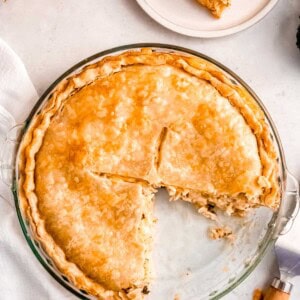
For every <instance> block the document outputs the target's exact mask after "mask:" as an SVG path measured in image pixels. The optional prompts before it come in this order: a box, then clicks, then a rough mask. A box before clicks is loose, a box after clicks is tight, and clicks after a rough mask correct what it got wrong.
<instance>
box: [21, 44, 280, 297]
mask: <svg viewBox="0 0 300 300" xmlns="http://www.w3.org/2000/svg"><path fill="white" fill-rule="evenodd" d="M19 172H20V177H19V197H20V202H21V206H22V210H23V212H24V213H25V214H26V217H27V219H28V220H29V222H30V224H31V227H32V231H33V232H34V234H35V237H36V239H37V240H38V241H39V242H40V244H41V245H42V247H43V249H44V251H45V252H46V253H47V254H48V256H49V257H51V259H52V260H53V262H54V263H55V265H56V267H57V268H58V269H59V270H60V271H61V272H62V273H63V274H65V276H66V277H67V278H68V279H69V280H70V281H72V282H73V283H74V284H75V285H76V286H77V287H78V288H79V289H83V290H85V291H87V292H88V293H89V294H91V295H95V296H96V297H98V298H99V299H107V300H108V299H142V298H143V297H144V295H146V294H147V293H149V288H148V285H149V283H150V282H151V248H152V242H153V231H152V229H153V227H154V226H153V225H154V222H155V220H154V217H153V202H154V201H153V200H154V197H155V192H156V190H157V188H160V187H164V188H166V190H167V191H168V193H169V195H170V199H171V200H177V199H181V200H184V201H188V202H191V203H192V204H193V205H194V206H195V207H196V208H197V209H198V211H199V212H200V213H202V214H203V215H205V216H208V217H211V218H212V217H213V216H214V215H215V214H214V213H215V211H214V210H215V209H219V210H222V211H224V212H226V213H227V214H229V215H238V216H244V215H245V213H247V211H249V210H250V209H251V208H255V207H259V206H266V207H270V208H271V209H276V208H277V207H278V205H279V199H280V189H279V184H278V180H277V178H278V165H277V153H276V151H275V147H274V144H273V141H272V138H271V135H270V132H269V127H268V124H267V122H266V121H265V117H264V114H263V112H262V111H261V109H260V107H259V106H258V104H257V103H256V101H255V100H254V99H253V98H252V97H251V96H250V95H249V93H248V92H247V91H246V90H245V89H243V88H242V87H240V86H239V85H237V84H236V83H235V82H234V81H232V80H231V79H230V78H228V76H227V75H226V74H225V73H224V72H223V71H222V70H220V69H219V68H218V67H216V66H215V65H214V64H212V63H210V62H208V61H206V60H204V59H200V58H196V57H192V56H189V55H185V54H175V53H165V52H159V51H158V52H155V51H152V50H151V49H148V48H146V49H142V50H136V51H127V52H124V53H122V54H119V55H115V56H109V57H105V58H104V59H102V60H101V61H99V62H97V63H95V64H92V65H89V66H87V67H85V68H84V69H83V70H82V71H81V72H80V73H78V74H75V75H73V76H71V77H69V78H68V79H65V80H64V81H62V82H61V83H60V84H59V85H58V86H57V88H56V89H55V91H54V92H53V94H52V95H51V97H50V99H49V100H48V102H47V103H46V105H45V106H44V107H43V108H42V109H41V111H40V112H39V113H38V114H37V115H35V116H34V118H33V119H32V121H31V122H30V124H29V126H28V128H27V131H26V132H25V134H24V137H23V140H22V143H21V146H20V161H19Z"/></svg>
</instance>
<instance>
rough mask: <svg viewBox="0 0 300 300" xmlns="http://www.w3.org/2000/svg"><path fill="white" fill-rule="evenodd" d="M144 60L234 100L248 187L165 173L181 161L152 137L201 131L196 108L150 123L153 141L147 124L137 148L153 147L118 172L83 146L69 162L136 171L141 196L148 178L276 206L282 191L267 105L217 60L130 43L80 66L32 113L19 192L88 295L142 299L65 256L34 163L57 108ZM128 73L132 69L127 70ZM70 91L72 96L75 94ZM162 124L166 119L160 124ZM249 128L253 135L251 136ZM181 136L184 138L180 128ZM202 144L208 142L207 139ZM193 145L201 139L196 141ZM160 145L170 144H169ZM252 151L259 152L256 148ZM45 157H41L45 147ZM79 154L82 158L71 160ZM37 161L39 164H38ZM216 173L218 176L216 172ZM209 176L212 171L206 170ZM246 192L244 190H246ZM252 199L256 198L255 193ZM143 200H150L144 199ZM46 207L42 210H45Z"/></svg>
mask: <svg viewBox="0 0 300 300" xmlns="http://www.w3.org/2000/svg"><path fill="white" fill-rule="evenodd" d="M141 66H142V67H145V68H146V67H153V68H154V67H155V68H157V67H158V68H159V67H160V66H161V68H167V70H169V71H172V70H174V72H175V73H176V72H178V74H179V73H182V74H184V76H188V77H190V80H191V82H192V83H193V82H194V81H195V82H196V81H199V80H200V81H199V82H201V84H202V83H203V82H204V83H205V85H204V86H203V89H205V88H207V89H208V90H209V91H212V93H213V97H216V99H217V101H223V102H222V103H225V102H224V101H225V100H224V99H226V101H227V102H228V103H226V107H228V106H231V107H232V108H234V109H231V113H230V114H229V117H228V118H230V117H231V116H235V115H240V116H242V118H241V119H239V121H238V122H240V124H241V125H240V126H243V128H248V129H245V134H246V136H249V140H250V142H249V143H250V144H249V145H250V146H249V145H247V143H246V146H249V147H250V148H251V151H252V152H253V153H251V155H250V156H249V155H248V154H247V153H246V151H245V153H244V152H243V151H244V150H246V148H245V149H244V148H241V149H244V150H243V151H242V152H243V153H244V154H242V155H244V156H245V157H246V158H247V161H249V157H252V156H253V160H254V161H255V162H254V164H253V165H251V166H253V169H254V173H251V176H252V177H251V180H252V179H253V178H255V182H254V181H251V180H250V181H249V182H248V183H247V184H248V188H247V189H245V186H246V185H245V180H241V181H240V182H241V183H240V184H241V186H240V187H239V186H237V187H234V188H233V187H231V188H229V189H228V190H226V186H227V183H226V182H225V183H224V184H223V185H222V184H219V182H216V184H215V185H214V187H213V188H211V189H209V190H207V189H208V188H205V189H204V190H203V189H201V186H197V184H196V183H197V181H198V180H199V176H198V175H199V174H197V172H196V173H195V171H193V172H191V173H188V174H189V178H190V182H188V183H187V182H186V180H185V179H184V178H183V179H182V178H180V177H178V181H180V184H179V186H176V182H175V184H174V182H173V179H172V177H169V178H168V176H167V175H168V174H169V173H168V172H166V171H168V170H169V169H168V168H170V166H171V167H173V168H175V169H176V167H177V168H178V166H175V165H174V164H175V163H177V162H178V160H175V161H174V160H173V159H172V157H171V158H170V157H169V155H168V153H170V151H165V150H164V149H160V148H156V147H157V145H158V144H157V141H161V139H164V142H165V141H170V145H172V143H173V141H174V139H175V137H174V135H175V134H176V132H179V133H180V132H186V133H187V136H190V138H192V137H193V136H194V135H195V134H198V133H199V132H200V131H201V128H200V129H199V128H198V127H199V126H200V125H201V124H200V125H199V124H198V117H199V118H201V117H202V115H201V113H200V114H199V115H198V117H197V114H196V117H197V118H196V119H195V118H194V119H193V120H194V121H191V122H190V123H189V120H190V119H183V120H182V122H177V121H176V122H175V121H174V122H173V123H172V125H171V124H170V126H169V128H167V130H169V131H168V132H165V131H164V130H161V128H157V126H156V125H155V126H154V125H153V132H155V134H153V136H154V137H155V139H154V138H153V140H151V139H150V142H149V139H148V138H149V136H151V135H149V132H145V134H144V135H142V137H141V139H142V140H143V139H144V144H145V147H146V146H147V147H146V148H145V149H146V150H145V149H144V148H143V149H141V151H145V153H148V152H149V151H150V152H151V151H153V155H152V156H151V157H150V156H149V158H147V157H145V164H144V165H142V166H141V165H140V164H135V165H132V161H130V160H126V162H127V161H129V162H130V164H129V165H128V168H127V169H126V168H124V170H123V171H122V174H115V169H112V168H113V167H112V166H113V163H112V164H111V165H110V164H109V160H108V161H107V162H106V163H103V160H100V161H99V160H97V156H92V157H95V161H94V160H92V161H89V160H88V159H86V157H87V156H86V155H85V154H84V153H83V154H82V156H80V157H76V159H74V161H73V162H72V168H73V167H74V169H75V170H79V169H80V168H82V167H85V166H88V167H89V170H91V171H92V172H94V173H100V174H98V175H100V176H102V174H101V173H105V174H108V173H109V174H112V176H114V174H115V175H117V176H119V175H120V177H119V178H118V179H117V180H121V181H122V178H123V177H124V176H125V177H133V179H132V180H133V181H134V184H135V185H136V186H135V187H134V189H135V195H136V193H139V195H140V196H138V197H142V194H143V193H142V192H137V191H139V190H140V189H141V188H145V184H148V185H149V187H150V186H154V187H157V186H166V187H167V188H169V189H170V190H173V191H174V189H175V190H176V189H177V190H178V191H180V190H184V189H187V190H191V195H192V194H195V195H196V194H197V193H200V194H201V197H203V195H204V194H205V197H208V198H209V197H215V198H217V197H218V193H221V194H222V195H221V196H222V197H223V196H224V197H227V198H228V197H229V198H230V196H231V194H233V195H234V197H235V196H236V195H240V194H243V193H244V194H247V193H248V192H249V198H251V197H255V199H256V200H255V201H256V202H253V203H252V206H258V205H265V206H268V207H271V208H273V209H276V208H277V207H278V204H279V196H280V195H279V194H280V191H279V185H278V182H277V177H278V166H277V162H276V158H277V153H276V151H275V148H274V145H273V142H272V139H271V136H270V132H269V127H268V124H267V122H266V121H265V116H264V113H263V112H262V110H261V109H260V107H259V105H258V104H257V103H256V101H255V100H254V99H253V98H252V97H251V95H250V94H249V93H248V92H247V91H246V90H245V89H244V88H243V87H241V86H239V85H237V84H235V83H234V82H232V81H231V80H230V79H229V78H228V77H227V75H226V74H225V73H224V72H223V71H222V70H220V69H219V68H217V67H216V66H215V65H213V64H212V63H210V62H208V61H206V60H204V59H200V58H196V57H191V56H188V55H187V56H185V55H181V54H180V55H179V54H173V53H172V54H171V53H160V52H153V51H152V50H151V49H142V50H137V51H128V52H125V53H122V54H119V55H116V56H109V57H106V58H104V59H102V60H101V61H99V62H97V63H95V64H92V65H89V66H87V67H85V68H84V69H83V70H82V71H81V72H80V73H78V74H75V75H73V76H72V77H70V78H68V79H66V80H64V81H62V82H61V83H60V84H59V85H58V86H57V88H56V89H55V91H54V92H53V94H52V96H51V97H50V99H49V101H48V102H47V103H46V105H45V106H44V107H43V108H42V110H41V112H40V113H39V114H38V115H36V116H35V117H34V118H33V119H32V121H31V123H30V125H29V127H28V129H27V132H26V133H25V135H24V138H23V141H22V144H21V151H20V161H19V171H20V182H19V187H20V189H19V196H20V201H21V205H22V209H23V211H24V212H26V215H27V217H28V219H29V220H30V223H31V226H32V228H33V231H34V232H35V234H36V238H37V239H38V240H39V241H40V242H41V244H42V245H43V247H44V249H45V250H46V252H47V253H48V255H49V256H50V257H52V258H53V260H54V261H55V263H56V265H57V267H58V268H59V269H60V270H61V271H62V272H63V273H65V274H66V275H67V276H68V277H69V278H70V279H71V280H72V281H73V282H74V283H75V285H76V286H78V287H80V288H82V289H85V290H86V291H88V292H89V293H91V294H93V295H96V296H98V297H99V298H100V299H135V298H137V299H140V298H141V288H140V287H137V288H136V290H134V289H132V290H131V291H130V292H129V293H128V291H126V292H125V291H123V290H117V289H114V288H112V289H108V288H107V285H105V284H104V285H103V284H101V283H99V281H97V280H95V279H93V278H91V276H88V275H87V274H86V273H85V272H83V271H82V269H80V267H78V265H77V264H76V263H74V261H72V260H71V261H69V260H68V257H67V256H66V253H65V251H63V250H62V248H61V247H60V246H59V245H58V244H57V243H56V240H55V239H54V238H53V237H52V236H51V234H49V232H48V231H49V230H48V231H47V228H46V225H45V218H44V217H45V216H43V214H42V212H41V207H40V205H41V202H39V196H38V190H39V185H37V178H38V177H37V176H38V174H36V173H35V172H36V169H37V160H38V158H39V156H41V155H43V154H42V152H41V149H43V146H44V143H45V136H46V135H47V131H49V128H51V126H54V125H51V124H52V123H53V124H54V122H55V118H56V116H57V115H58V114H59V113H62V111H63V110H64V109H66V110H67V107H68V106H67V105H66V104H67V103H68V102H71V101H74V103H76V101H79V100H80V97H81V96H82V97H90V96H91V95H90V94H85V93H87V91H90V92H91V93H93V92H94V91H99V90H97V88H98V89H100V90H101V89H103V86H102V87H101V84H102V83H103V82H104V84H105V78H107V77H109V76H112V75H114V74H116V76H121V75H118V74H121V73H122V72H123V73H126V72H127V70H128V72H130V68H133V69H132V70H133V74H135V73H136V72H138V70H139V67H141ZM145 70H146V69H145ZM169 71H168V72H169ZM143 72H146V71H143ZM126 76H127V75H126ZM128 76H129V77H130V74H129V75H128ZM149 76H150V75H149ZM178 76H179V75H178ZM195 84H198V83H195ZM99 85H100V87H99ZM124 85H125V86H126V82H125V83H124ZM205 86H206V87H205ZM84 88H86V90H84ZM127 88H128V89H130V87H127ZM198 88H199V87H198ZM142 92H143V91H142ZM150 92H151V91H150ZM183 93H184V91H183ZM80 95H81V96H80ZM204 95H205V93H204ZM76 97H77V98H76ZM74 99H77V100H76V101H75V100H74ZM81 99H82V98H81ZM86 99H87V98H86ZM224 105H225V104H224ZM204 111H206V113H207V116H208V118H209V117H211V115H214V113H213V112H211V111H209V110H207V108H205V110H204ZM63 113H66V112H63ZM193 116H194V115H193ZM79 121H80V120H79ZM147 124H148V123H147ZM191 124H192V125H191ZM228 126H229V125H228ZM208 127H209V126H208ZM53 128H54V127H53ZM145 128H146V127H145ZM147 128H148V127H147ZM151 128H152V127H151ZM163 128H165V127H164V126H163ZM195 128H196V129H197V128H198V129H199V130H198V129H197V130H198V131H197V130H196V131H197V132H195V131H194V130H195ZM214 130H215V129H214ZM208 131H209V129H208ZM128 132H129V133H128V134H129V138H131V137H132V135H131V133H130V130H129V129H128ZM208 133H209V132H208ZM83 136H85V137H86V136H87V135H86V134H85V133H84V134H83ZM252 136H253V137H254V139H253V137H252ZM177 138H178V137H177ZM179 138H180V139H182V141H183V142H184V136H183V137H179ZM229 138H230V139H232V136H230V137H229ZM92 139H93V137H92V138H91V140H90V143H91V145H92V143H93V141H92ZM86 142H87V144H88V143H89V141H86ZM191 142H193V141H191ZM49 144H50V143H49ZM176 145H178V147H180V144H178V143H176ZM201 145H202V144H201ZM205 145H206V144H205ZM207 145H210V144H209V143H207ZM73 146H74V145H73ZM152 146H153V147H152ZM151 147H152V148H151ZM176 147H177V146H176ZM195 147H198V146H197V145H196V146H195ZM151 149H152V150H151ZM165 149H168V148H167V147H166V148H165ZM170 149H171V148H170ZM178 149H180V148H178ZM45 151H46V150H45ZM155 151H156V152H155ZM178 151H181V150H178ZM193 151H194V148H193ZM255 151H256V152H257V153H256V154H255ZM78 153H82V152H76V155H78ZM107 153H108V154H107ZM109 153H110V152H109V151H108V152H105V151H104V152H102V154H103V157H104V158H105V155H106V154H107V155H108V156H107V157H108V158H109ZM155 155H161V157H159V158H157V157H155ZM239 155H240V154H239ZM89 157H90V156H89ZM187 157H188V155H184V156H183V158H182V159H183V160H184V162H183V164H182V165H179V168H181V167H182V168H183V169H184V167H185V166H184V163H185V162H190V157H188V159H187ZM186 159H187V160H186ZM218 159H219V157H218ZM43 160H44V161H45V160H46V156H45V155H44V159H43ZM49 160H51V157H50V158H49ZM160 160H161V161H160ZM258 160H259V161H258ZM65 162H66V161H65ZM78 162H79V165H76V164H77V163H78ZM94 162H95V164H94ZM121 162H124V160H121ZM164 162H165V163H164ZM220 162H221V161H220ZM80 163H82V164H83V165H80ZM93 165H96V166H98V167H99V168H98V169H97V168H96V169H91V168H92V166H93ZM135 166H136V167H137V168H135V170H138V171H137V173H134V174H133V176H130V175H131V174H129V173H128V170H130V168H132V167H135ZM247 167H248V166H247ZM38 168H40V167H39V166H38ZM54 168H55V167H54ZM103 168H104V172H103ZM222 168H224V166H222V165H220V169H219V170H220V172H222ZM45 174H46V172H45ZM74 174H75V173H74ZM174 174H175V173H174ZM215 174H216V175H218V174H221V173H219V172H218V171H217V172H216V173H215ZM122 176H123V177H122ZM218 176H219V175H218ZM249 176H250V175H249ZM214 178H217V177H216V176H215V175H214ZM135 179H137V180H138V182H135ZM208 180H211V179H210V178H208ZM222 180H223V179H222ZM222 180H221V181H222ZM40 182H42V180H40ZM204 182H205V181H204ZM222 182H223V181H222ZM43 184H46V183H41V184H40V186H42V185H43ZM238 184H239V181H237V183H236V185H238ZM249 185H250V187H249ZM130 189H132V187H130ZM145 189H146V188H145ZM175 193H176V192H175ZM146 194H147V197H149V194H150V192H146ZM185 195H186V194H185ZM245 196H246V197H248V195H245ZM186 198H187V197H186ZM257 199H259V201H258V200H257ZM193 201H194V199H193ZM146 206H147V205H146ZM147 207H150V206H149V205H148V206H147ZM220 208H222V209H223V207H222V206H220ZM44 213H47V212H46V211H45V212H44ZM137 286H138V285H137Z"/></svg>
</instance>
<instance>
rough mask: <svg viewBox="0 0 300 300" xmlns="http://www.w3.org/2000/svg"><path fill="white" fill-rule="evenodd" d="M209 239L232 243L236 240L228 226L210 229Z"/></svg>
mask: <svg viewBox="0 0 300 300" xmlns="http://www.w3.org/2000/svg"><path fill="white" fill-rule="evenodd" d="M209 237H210V238H211V239H213V240H219V239H222V238H226V239H228V240H231V241H232V240H233V239H234V235H233V233H232V230H231V229H230V228H229V227H228V226H224V227H214V228H210V229H209Z"/></svg>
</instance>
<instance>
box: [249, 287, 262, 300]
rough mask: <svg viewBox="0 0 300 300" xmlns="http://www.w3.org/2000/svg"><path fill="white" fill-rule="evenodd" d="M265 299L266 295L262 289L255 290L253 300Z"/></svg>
mask: <svg viewBox="0 0 300 300" xmlns="http://www.w3.org/2000/svg"><path fill="white" fill-rule="evenodd" d="M263 299H264V294H263V291H262V290H261V289H255V290H254V292H253V297H252V300H263Z"/></svg>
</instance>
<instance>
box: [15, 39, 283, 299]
mask: <svg viewBox="0 0 300 300" xmlns="http://www.w3.org/2000/svg"><path fill="white" fill-rule="evenodd" d="M141 48H151V49H152V50H154V51H157V52H159V51H162V52H166V51H167V52H170V53H182V54H185V55H191V56H196V57H198V58H201V59H204V60H206V61H208V62H210V63H212V64H214V65H216V66H217V67H219V68H220V69H221V70H222V71H223V72H225V73H226V74H227V75H229V77H230V78H232V79H233V80H235V81H236V82H237V83H238V84H239V85H241V86H243V87H244V88H245V89H246V90H247V92H248V93H249V94H250V95H251V97H253V99H254V100H255V101H256V102H257V104H258V105H259V107H260V108H261V109H262V111H263V113H264V115H265V118H266V120H267V123H268V124H269V127H270V130H271V133H272V135H273V137H274V144H275V146H276V147H277V150H278V154H279V161H278V165H279V169H280V185H281V187H280V188H281V200H282V198H283V195H284V192H285V186H286V180H287V175H288V170H287V167H286V163H285V157H284V152H283V148H282V144H281V141H280V138H279V134H278V132H277V129H276V127H275V124H274V122H273V121H272V119H271V116H270V114H269V113H268V111H267V109H266V108H265V106H264V105H263V103H262V102H261V100H260V99H259V97H258V96H257V95H256V93H255V92H254V91H253V90H252V89H251V88H250V87H249V86H248V85H247V84H246V83H245V82H244V81H243V80H242V79H241V78H240V77H239V76H238V75H236V74H235V73H234V72H233V71H231V70H230V69H228V68H227V67H226V66H224V65H223V64H221V63H219V62H218V61H216V60H214V59H212V58H210V57H209V56H207V55H204V54H202V53H200V52H197V51H194V50H190V49H187V48H184V47H180V46H175V45H169V44H161V43H138V44H129V45H123V46H119V47H114V48H111V49H108V50H105V51H101V52H98V53H96V54H94V55H92V56H90V57H88V58H86V59H84V60H82V61H80V62H79V63H77V64H75V65H74V66H73V67H71V68H70V69H68V70H67V71H66V72H64V73H63V74H62V75H61V76H60V77H59V78H58V79H56V80H55V81H54V82H53V83H52V84H51V85H50V86H49V88H48V89H47V90H46V91H45V92H44V93H43V94H42V96H41V97H40V98H39V100H38V101H37V103H36V104H35V105H34V107H33V109H32V110H31V113H30V114H29V116H28V117H27V119H26V121H25V122H24V126H23V130H22V133H21V136H20V138H19V144H20V143H21V140H22V137H23V136H24V134H25V132H26V129H27V127H28V125H29V123H30V122H31V120H32V118H33V116H34V115H36V114H37V113H38V112H39V110H40V109H41V107H42V106H43V105H44V104H45V103H46V102H47V101H48V99H49V97H50V96H51V94H52V92H53V91H54V90H55V88H56V86H57V85H58V84H59V83H60V82H61V81H63V80H64V79H66V78H68V77H69V76H71V75H72V74H74V73H78V72H80V71H81V69H82V68H83V67H85V66H86V65H89V64H91V63H94V62H96V61H99V60H101V59H103V58H104V57H106V56H109V55H117V54H119V53H122V52H125V51H128V50H139V49H141ZM18 148H19V147H18ZM18 159H19V149H17V153H16V159H15V165H16V167H15V172H14V174H13V181H12V192H13V195H14V202H15V207H16V211H17V216H18V219H19V223H20V225H21V228H22V231H23V234H24V236H25V239H26V241H27V243H28V245H29V247H30V248H31V250H32V252H33V253H34V255H35V257H36V258H37V259H38V261H39V262H40V263H41V264H42V266H43V267H44V268H45V269H46V270H47V272H48V273H49V274H50V275H51V276H52V277H53V278H54V279H55V280H56V281H57V282H59V283H60V284H61V285H62V286H64V287H65V288H66V289H67V290H69V291H70V292H71V293H73V294H74V295H76V296H77V297H79V298H80V299H91V298H89V295H88V294H87V293H86V292H85V291H81V290H79V289H77V288H76V287H75V286H73V285H72V284H70V283H69V281H68V280H67V279H66V278H65V277H63V276H61V277H60V276H59V275H57V274H56V273H55V272H54V271H53V270H52V268H51V267H53V266H51V263H49V260H47V258H46V257H47V255H46V254H44V253H43V251H42V253H43V254H44V256H45V257H42V256H43V255H41V254H40V253H39V252H40V251H39V250H38V249H37V248H39V246H38V244H37V242H36V241H35V240H34V239H33V238H32V235H31V234H30V229H29V227H30V226H29V223H28V222H27V220H26V218H25V217H24V216H23V212H22V210H21V207H20V204H19V198H18V184H17V181H18V176H19V175H18V174H19V172H18ZM282 206H283V205H282V201H280V207H279V209H278V210H277V211H275V212H273V215H272V218H271V220H270V221H269V224H268V228H267V231H266V233H265V235H264V237H263V239H262V240H261V241H260V243H259V246H258V247H257V249H256V251H255V254H254V255H253V257H252V258H251V262H250V263H249V264H247V266H245V268H244V269H243V272H241V274H239V275H238V276H236V278H234V279H233V280H230V281H229V282H228V285H226V286H224V288H222V289H221V290H219V291H216V292H214V293H213V294H212V295H211V298H210V299H220V298H221V297H223V296H225V295H226V294H228V293H229V292H230V291H232V290H233V289H234V288H235V287H237V286H238V285H239V284H240V283H241V282H243V281H244V280H245V279H246V278H247V277H248V275H249V274H250V273H251V272H252V271H253V270H254V269H255V267H256V266H257V265H258V263H259V262H260V261H261V259H262V258H263V256H264V254H265V253H266V250H267V249H268V248H269V247H270V246H272V245H273V244H274V242H275V240H276V234H275V233H276V228H277V227H278V223H279V220H280V218H279V217H280V215H281V214H280V212H281V211H282V209H283V208H282ZM39 249H40V248H39ZM40 250H41V249H40ZM49 265H50V266H49Z"/></svg>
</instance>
